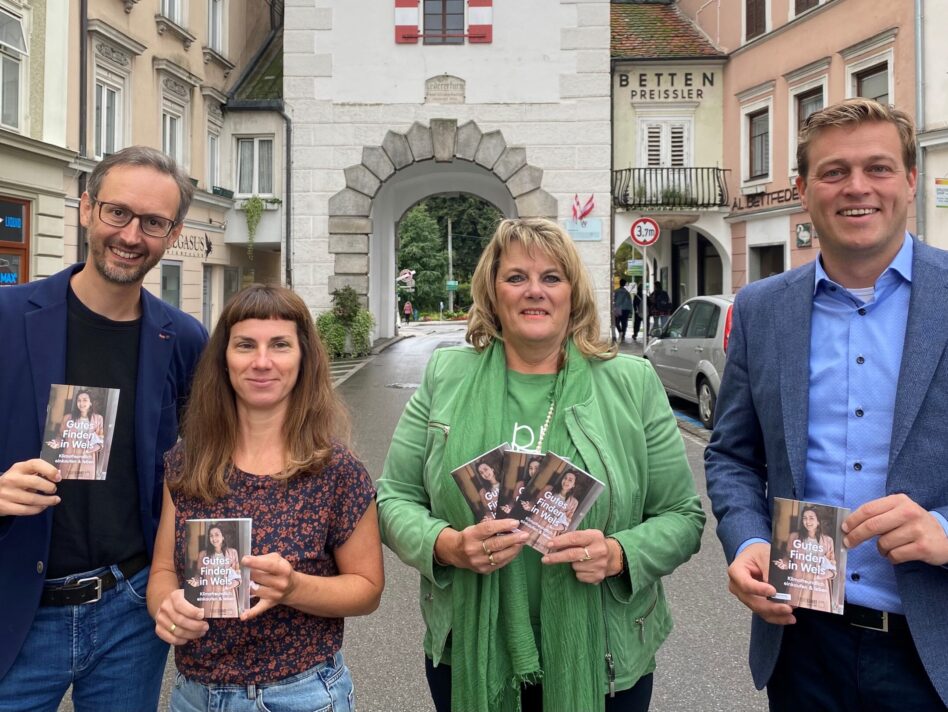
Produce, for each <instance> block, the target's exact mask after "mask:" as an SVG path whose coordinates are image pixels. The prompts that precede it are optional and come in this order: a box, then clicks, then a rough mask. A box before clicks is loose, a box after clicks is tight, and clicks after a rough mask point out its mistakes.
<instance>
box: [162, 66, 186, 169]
mask: <svg viewBox="0 0 948 712" xmlns="http://www.w3.org/2000/svg"><path fill="white" fill-rule="evenodd" d="M158 69H159V72H158V76H159V78H160V86H161V150H162V151H164V152H165V153H167V154H168V155H169V156H171V157H172V158H174V159H175V161H177V162H178V165H179V166H181V167H182V168H184V169H185V170H188V168H189V167H190V160H191V144H190V137H191V125H190V115H191V92H192V91H193V89H194V85H193V84H190V83H189V82H190V78H189V75H188V74H187V73H186V71H185V70H183V69H181V68H180V67H178V66H177V65H173V64H171V63H170V62H169V63H167V64H165V65H162V66H160V67H159V68H158Z"/></svg>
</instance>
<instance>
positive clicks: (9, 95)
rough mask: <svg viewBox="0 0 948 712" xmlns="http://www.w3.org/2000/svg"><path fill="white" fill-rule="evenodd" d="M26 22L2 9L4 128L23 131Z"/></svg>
mask: <svg viewBox="0 0 948 712" xmlns="http://www.w3.org/2000/svg"><path fill="white" fill-rule="evenodd" d="M26 56H27V53H26V33H25V31H24V27H23V18H21V17H18V16H17V15H14V14H13V13H12V12H8V11H7V10H5V9H3V8H0V125H3V126H6V127H7V128H11V129H18V128H20V105H21V102H20V90H21V87H22V86H23V78H22V76H21V75H22V70H23V64H24V60H25V59H26Z"/></svg>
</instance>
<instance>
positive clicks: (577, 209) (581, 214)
mask: <svg viewBox="0 0 948 712" xmlns="http://www.w3.org/2000/svg"><path fill="white" fill-rule="evenodd" d="M595 208H596V200H595V198H594V197H593V196H592V195H590V196H589V198H588V199H587V200H586V202H585V203H584V204H580V202H579V195H577V194H575V193H574V194H573V220H575V221H576V222H579V221H580V220H585V219H586V216H587V215H589V213H591V212H592V211H593V210H594V209H595Z"/></svg>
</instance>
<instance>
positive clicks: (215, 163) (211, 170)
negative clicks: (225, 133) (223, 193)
mask: <svg viewBox="0 0 948 712" xmlns="http://www.w3.org/2000/svg"><path fill="white" fill-rule="evenodd" d="M220 184H221V136H220V133H219V132H215V131H214V129H213V128H211V127H210V126H209V127H208V130H207V186H208V190H210V189H211V188H212V187H214V186H215V185H217V186H219V185H220Z"/></svg>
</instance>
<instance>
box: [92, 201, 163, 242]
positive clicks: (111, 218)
mask: <svg viewBox="0 0 948 712" xmlns="http://www.w3.org/2000/svg"><path fill="white" fill-rule="evenodd" d="M92 202H93V203H98V204H99V220H101V221H102V222H104V223H105V224H106V225H111V226H112V227H125V226H126V225H128V224H129V223H130V222H131V221H132V219H133V218H138V227H139V229H141V231H142V232H143V233H145V234H146V235H147V236H148V237H161V238H164V237H168V235H170V234H171V231H172V230H173V229H174V226H175V225H177V224H178V223H177V222H176V221H174V220H171V219H169V218H163V217H161V216H160V215H139V214H138V213H133V212H132V211H131V210H129V209H128V208H126V207H124V206H122V205H117V204H115V203H105V202H102V201H101V200H96V199H95V198H92Z"/></svg>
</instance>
